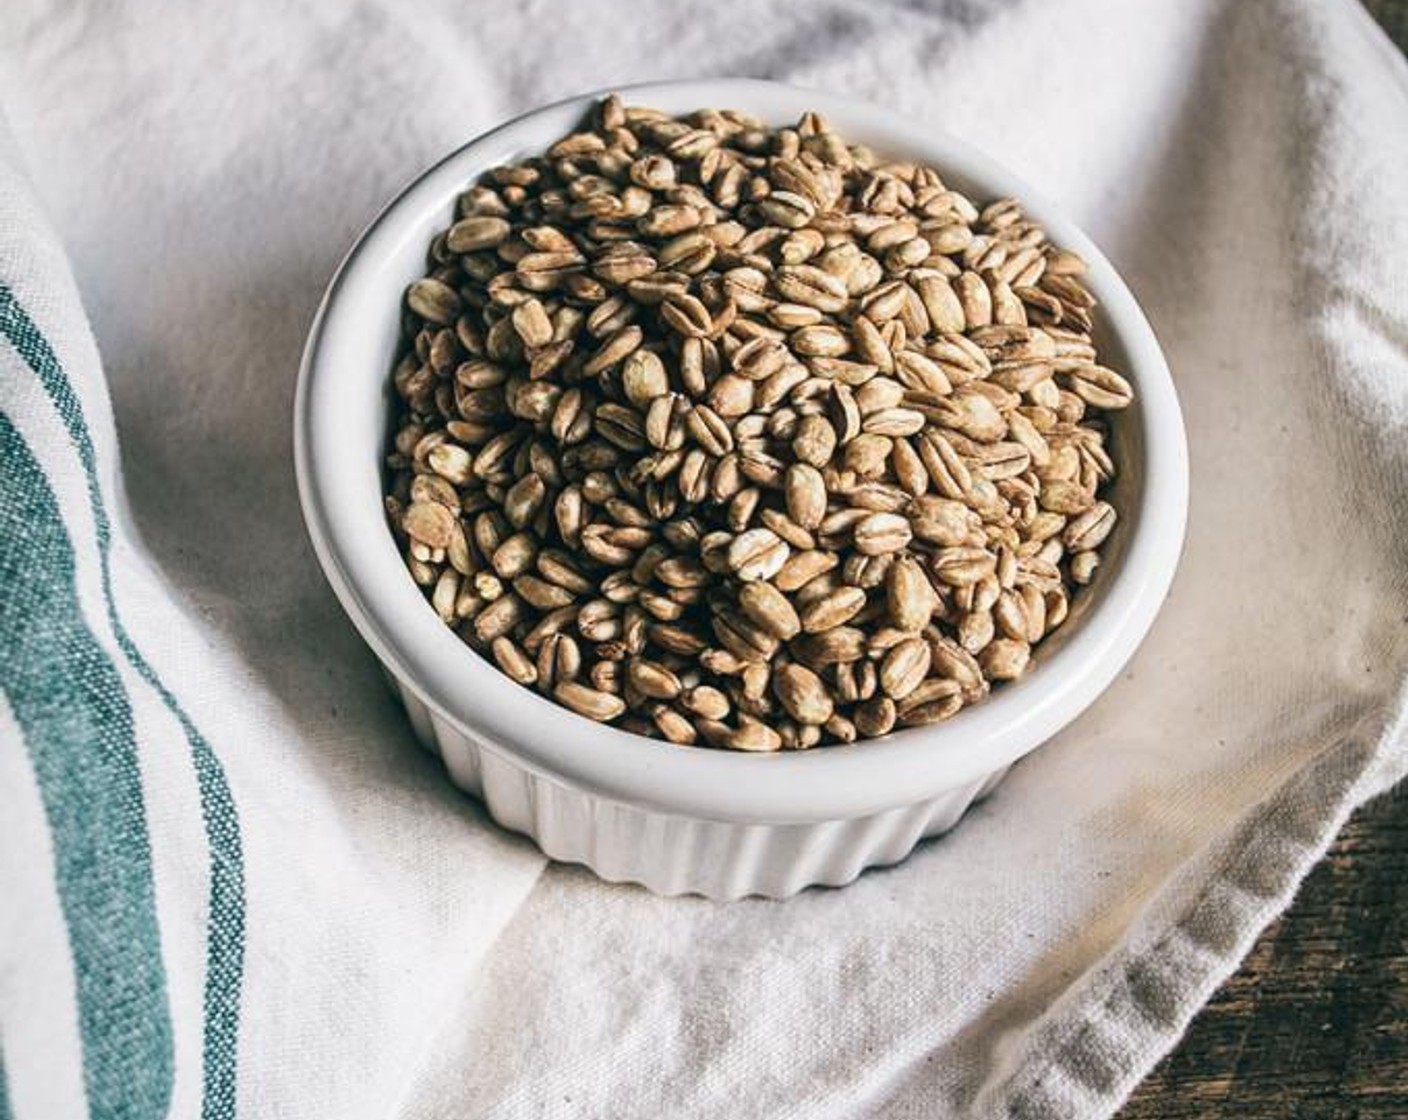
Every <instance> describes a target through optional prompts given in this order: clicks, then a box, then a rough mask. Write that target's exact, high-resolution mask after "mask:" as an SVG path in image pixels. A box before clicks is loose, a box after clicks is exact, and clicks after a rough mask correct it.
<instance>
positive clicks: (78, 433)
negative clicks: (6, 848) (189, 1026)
mask: <svg viewBox="0 0 1408 1120" xmlns="http://www.w3.org/2000/svg"><path fill="white" fill-rule="evenodd" d="M0 334H3V335H4V336H5V338H6V339H8V340H9V342H10V344H11V345H12V346H13V347H14V348H15V351H16V353H18V354H19V355H20V357H21V358H23V359H24V361H25V363H26V364H27V365H28V366H29V367H30V369H32V370H33V371H34V372H35V374H36V375H37V376H38V377H39V380H40V382H41V383H42V384H43V386H44V389H45V391H46V392H47V393H48V394H49V397H50V399H51V400H52V401H53V402H54V406H55V408H56V409H57V410H58V413H59V415H60V417H61V418H62V419H63V421H64V424H65V425H66V426H67V428H68V432H69V436H70V438H71V439H72V440H73V442H74V446H75V447H76V448H77V449H78V454H79V458H80V459H81V460H82V463H83V469H84V471H85V472H86V474H87V484H88V500H89V505H90V506H91V508H92V516H93V523H94V530H95V533H96V536H97V540H98V553H99V558H100V561H101V566H102V581H103V598H104V599H105V600H106V605H107V613H108V619H109V621H110V623H111V625H112V629H113V633H114V634H116V635H117V641H118V645H119V646H120V647H121V649H122V652H123V655H124V656H125V657H126V658H127V660H128V662H129V663H130V664H131V665H132V667H133V668H134V669H135V670H136V671H137V672H138V673H139V674H140V675H141V676H142V679H143V680H145V681H146V682H147V683H148V684H150V685H151V686H152V687H153V688H154V689H155V690H156V691H157V693H158V694H159V695H160V696H161V699H162V702H163V703H164V704H165V705H166V707H167V708H168V709H169V710H170V711H171V712H172V713H173V714H174V715H175V716H176V718H177V719H178V720H179V721H180V723H181V727H182V730H183V731H184V732H185V735H186V741H187V742H188V743H189V744H190V750H191V759H192V763H193V765H194V768H195V773H196V781H197V784H198V786H199V789H200V806H201V818H202V822H203V824H204V827H205V838H206V844H207V846H208V848H209V861H210V897H209V919H208V923H207V931H206V954H205V969H206V971H205V1026H204V1038H203V1040H202V1055H201V1064H202V1075H203V1086H202V1093H201V1118H202V1120H234V1117H235V1111H236V1110H235V1071H236V1068H237V1067H236V1061H237V1050H238V1045H239V1013H240V990H241V987H242V985H243V980H244V947H245V937H244V920H245V892H244V847H243V841H242V840H241V837H240V822H239V815H238V812H237V810H236V807H235V802H234V798H233V796H232V795H231V793H230V787H229V783H228V781H227V780H226V777H225V771H224V768H223V767H222V766H221V764H220V760H219V759H218V758H217V757H216V755H215V752H214V751H213V750H212V749H211V747H210V745H209V743H207V742H206V740H205V738H204V736H202V735H201V733H200V731H199V729H198V728H197V727H196V726H195V724H194V723H193V722H192V720H191V719H190V717H189V716H188V715H187V714H186V712H185V710H184V709H183V708H182V707H181V704H180V702H179V701H178V700H177V699H176V697H175V696H174V695H172V693H171V692H170V690H169V689H167V687H166V685H165V684H164V683H163V682H162V680H161V678H160V677H159V676H158V675H157V673H156V670H154V669H153V668H152V667H151V666H150V665H149V664H148V663H147V660H146V658H145V657H143V656H142V653H141V651H140V650H138V648H137V646H136V643H134V642H133V641H132V639H131V637H130V636H129V635H128V633H127V630H126V628H125V627H124V626H123V625H122V620H121V619H120V618H119V617H118V612H117V605H116V602H115V601H114V599H113V594H112V574H111V570H110V565H109V553H110V551H111V547H112V533H111V529H110V524H109V521H108V515H107V508H106V506H105V504H104V502H103V494H102V489H101V487H100V485H99V482H98V468H97V457H96V455H95V454H94V450H93V440H92V437H91V436H90V435H89V432H88V427H87V424H86V422H85V421H84V417H83V408H82V406H81V404H80V403H79V400H78V396H77V394H76V393H75V392H74V391H73V386H72V385H71V384H69V380H68V377H67V375H66V374H65V373H64V370H63V367H62V366H61V365H60V364H59V360H58V356H57V355H56V354H55V353H54V350H53V347H51V346H50V345H49V342H48V340H47V339H46V338H45V337H44V335H43V333H42V332H41V331H40V330H39V328H38V326H36V325H35V323H34V321H33V320H32V319H31V318H30V317H29V315H28V313H27V312H26V311H25V309H24V308H23V307H22V306H21V305H20V303H19V301H18V300H17V299H16V298H15V296H14V293H12V292H11V291H10V289H9V288H8V287H7V286H5V285H3V284H0Z"/></svg>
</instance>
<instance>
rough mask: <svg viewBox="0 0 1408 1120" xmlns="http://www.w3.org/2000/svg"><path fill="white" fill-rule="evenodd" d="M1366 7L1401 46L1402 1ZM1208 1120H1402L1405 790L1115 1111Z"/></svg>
mask: <svg viewBox="0 0 1408 1120" xmlns="http://www.w3.org/2000/svg"><path fill="white" fill-rule="evenodd" d="M1349 2H1353V0H1349ZM1366 7H1368V9H1369V11H1370V12H1371V13H1373V15H1374V18H1376V19H1377V20H1378V21H1379V23H1380V24H1381V25H1382V26H1383V28H1384V29H1385V30H1386V31H1387V32H1388V33H1389V35H1390V37H1391V38H1392V39H1393V40H1394V42H1396V43H1397V44H1398V46H1399V48H1400V49H1403V50H1408V0H1368V2H1367V3H1366ZM1214 1117H1235V1118H1237V1120H1272V1118H1273V1117H1274V1118H1275V1120H1283V1118H1285V1120H1390V1118H1391V1120H1408V786H1400V787H1399V788H1398V789H1397V790H1395V791H1394V792H1393V793H1391V794H1389V795H1387V796H1386V797H1383V798H1380V799H1379V800H1378V801H1376V802H1374V803H1373V804H1371V805H1367V806H1365V808H1364V809H1363V810H1362V811H1361V812H1360V813H1359V814H1358V815H1357V816H1356V817H1355V818H1354V820H1352V821H1351V822H1350V824H1349V826H1348V827H1347V828H1346V829H1345V832H1344V834H1343V835H1342V836H1341V837H1340V838H1339V840H1338V841H1337V842H1336V843H1335V845H1334V847H1333V848H1332V849H1331V851H1330V854H1329V856H1328V857H1327V858H1326V860H1325V861H1324V862H1323V863H1322V864H1321V865H1320V866H1319V867H1317V868H1316V869H1315V870H1314V871H1313V872H1312V873H1311V875H1310V877H1309V878H1308V879H1307V880H1306V882H1305V885H1304V886H1303V887H1302V888H1301V891H1300V894H1299V896H1298V897H1297V899H1296V901H1295V904H1294V905H1293V906H1292V907H1291V908H1290V910H1289V911H1288V912H1287V913H1286V914H1285V916H1284V917H1282V918H1281V919H1280V920H1279V921H1277V922H1276V923H1275V924H1274V925H1272V926H1271V928H1270V929H1268V930H1267V931H1266V933H1265V934H1264V935H1263V936H1262V938H1261V940H1260V941H1259V942H1257V945H1256V948H1255V949H1253V950H1252V953H1251V955H1250V956H1249V957H1248V958H1247V960H1246V962H1245V963H1244V964H1243V965H1242V968H1241V969H1240V971H1238V972H1237V974H1236V975H1235V976H1233V977H1232V979H1231V980H1229V981H1228V982H1227V984H1226V985H1225V986H1224V987H1223V989H1222V991H1220V992H1219V993H1218V994H1217V996H1216V997H1215V998H1214V999H1213V1001H1212V1002H1211V1003H1209V1004H1208V1006H1207V1007H1206V1008H1204V1009H1203V1011H1202V1012H1201V1013H1200V1014H1199V1015H1198V1017H1197V1018H1196V1019H1195V1020H1194V1021H1193V1025H1192V1026H1191V1027H1190V1028H1189V1030H1188V1033H1187V1035H1186V1036H1185V1037H1184V1038H1183V1041H1182V1042H1180V1043H1179V1045H1178V1047H1177V1048H1176V1049H1175V1050H1174V1052H1173V1053H1172V1054H1170V1055H1169V1056H1168V1057H1167V1058H1166V1059H1165V1060H1164V1061H1163V1062H1162V1063H1161V1064H1160V1065H1159V1066H1158V1068H1157V1069H1155V1071H1154V1072H1153V1073H1152V1074H1151V1075H1150V1076H1149V1078H1148V1080H1147V1081H1145V1082H1144V1084H1143V1085H1141V1086H1140V1087H1139V1089H1138V1090H1137V1091H1136V1092H1135V1094H1134V1096H1133V1097H1132V1098H1131V1100H1130V1101H1129V1103H1128V1104H1127V1105H1126V1106H1125V1108H1124V1110H1123V1111H1122V1112H1121V1113H1120V1118H1121V1120H1195V1118H1196V1120H1205V1118H1214Z"/></svg>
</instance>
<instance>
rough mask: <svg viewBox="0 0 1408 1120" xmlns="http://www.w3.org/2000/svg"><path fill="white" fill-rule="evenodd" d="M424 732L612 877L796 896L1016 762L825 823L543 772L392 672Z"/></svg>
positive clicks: (513, 820)
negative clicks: (744, 817) (672, 804)
mask: <svg viewBox="0 0 1408 1120" xmlns="http://www.w3.org/2000/svg"><path fill="white" fill-rule="evenodd" d="M388 679H389V680H390V682H391V686H392V690H393V691H394V692H395V693H396V695H397V696H398V697H399V698H400V700H401V703H402V704H403V705H405V708H406V712H407V714H408V715H409V716H410V720H411V726H412V727H413V728H414V729H415V733H416V736H417V737H418V738H419V739H420V741H421V742H422V744H424V745H425V746H426V747H427V748H428V749H429V750H431V751H432V752H434V753H435V754H437V755H439V757H440V759H441V760H442V761H443V762H444V764H445V769H446V771H447V772H448V773H449V775H450V777H451V779H452V780H453V781H454V783H455V784H456V785H457V786H459V787H460V788H461V789H463V790H465V791H466V792H467V793H470V794H472V795H474V796H475V797H476V798H478V799H479V800H480V801H482V802H483V803H484V806H485V807H486V808H487V809H488V811H489V815H490V816H491V817H493V818H494V820H495V821H496V822H498V823H499V824H500V825H502V826H503V827H504V828H507V829H510V830H511V831H513V832H518V833H522V834H523V835H524V836H527V837H529V838H530V839H531V840H533V842H534V843H536V844H537V845H538V847H539V848H541V849H542V850H543V853H544V854H545V855H547V856H548V857H549V858H550V859H555V860H558V861H560V862H563V863H579V864H582V865H584V866H585V867H588V868H590V869H591V870H592V871H593V872H595V873H596V874H597V875H598V876H600V877H601V878H603V879H606V880H608V881H610V882H613V883H639V884H641V885H642V886H645V887H647V888H649V889H650V890H652V891H654V892H655V893H656V894H663V895H681V894H697V895H703V896H704V897H705V898H710V899H714V900H716V901H731V900H733V899H738V898H744V897H747V896H749V895H761V896H763V897H765V898H787V897H789V896H791V895H794V894H796V893H797V892H798V891H800V890H804V889H805V888H807V887H814V886H824V887H841V886H845V885H846V884H847V883H849V882H851V881H852V880H853V879H855V878H856V876H858V875H859V874H860V873H861V872H862V871H864V870H865V869H866V868H868V867H887V866H889V865H891V864H896V863H899V862H900V861H901V860H903V859H904V858H905V857H906V856H908V855H909V853H910V852H911V851H913V850H914V846H915V845H916V844H918V843H919V841H920V840H923V839H924V838H925V837H928V836H937V835H939V834H940V833H942V832H947V831H948V830H949V829H950V828H952V827H953V826H954V825H955V824H957V823H958V820H959V818H960V817H962V816H963V814H964V813H965V812H967V811H968V807H969V806H970V805H972V804H973V803H974V802H975V801H977V800H979V799H980V798H982V797H985V796H987V794H989V793H990V792H991V791H992V790H993V789H994V788H995V787H996V786H997V784H998V782H1000V781H1001V780H1002V778H1003V776H1004V775H1005V774H1006V773H1007V770H1008V767H1006V766H1004V767H1002V768H1001V769H999V770H996V771H994V772H993V773H991V774H989V775H987V776H985V777H984V778H982V779H980V780H978V781H974V782H968V783H966V784H965V785H962V786H959V787H957V788H955V789H951V790H947V791H945V792H944V793H942V794H940V795H939V796H936V797H931V798H929V799H927V800H924V801H920V802H918V803H916V804H913V805H903V806H900V807H898V808H895V809H888V810H886V811H884V812H881V813H875V814H873V815H871V816H865V817H853V818H851V819H849V820H835V821H821V822H818V823H815V824H757V823H743V822H733V821H711V820H701V819H699V818H693V817H683V816H676V815H672V814H669V813H661V812H655V811H653V810H651V809H650V808H648V807H646V806H641V805H628V804H625V803H624V802H621V801H614V800H610V799H607V798H604V797H599V796H596V795H593V794H591V793H587V792H584V791H582V790H579V789H575V788H573V787H571V786H569V785H566V784H564V783H563V782H561V781H558V780H555V779H553V778H550V777H545V776H542V775H539V774H535V773H533V772H532V771H531V770H529V769H528V768H527V767H525V766H522V765H521V764H519V763H518V762H516V761H515V760H514V759H513V758H512V757H511V756H510V755H509V754H507V753H506V752H505V751H504V750H503V749H502V748H501V747H498V746H496V744H494V743H490V742H487V741H485V740H483V739H482V738H477V737H475V736H472V735H469V734H467V733H466V732H465V731H464V730H463V729H461V728H459V727H457V726H455V725H454V724H453V723H452V722H450V721H449V720H446V719H444V718H442V717H441V716H439V715H437V714H436V713H435V712H434V711H433V710H432V709H431V708H430V706H429V705H427V704H426V703H425V702H424V701H423V700H422V699H421V698H420V697H419V696H417V695H416V692H415V689H414V687H413V686H411V685H410V684H409V683H408V682H406V681H401V680H398V679H397V678H396V677H395V676H394V675H391V674H389V673H388Z"/></svg>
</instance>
